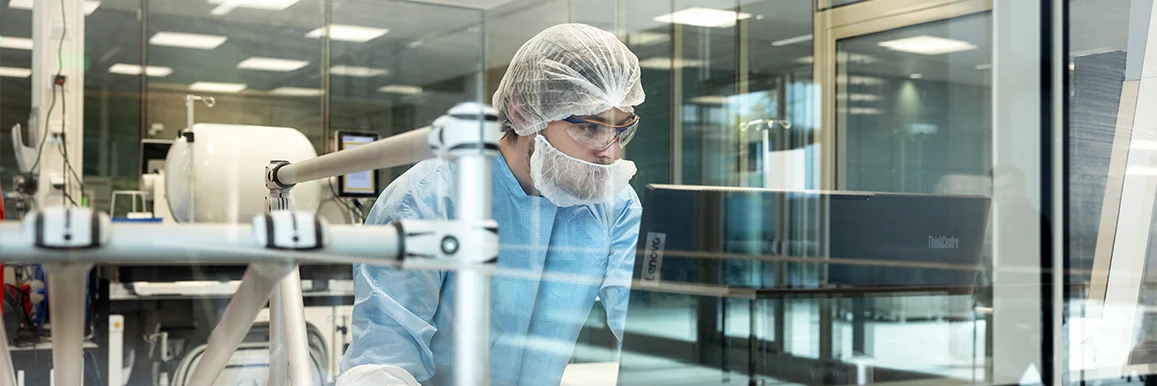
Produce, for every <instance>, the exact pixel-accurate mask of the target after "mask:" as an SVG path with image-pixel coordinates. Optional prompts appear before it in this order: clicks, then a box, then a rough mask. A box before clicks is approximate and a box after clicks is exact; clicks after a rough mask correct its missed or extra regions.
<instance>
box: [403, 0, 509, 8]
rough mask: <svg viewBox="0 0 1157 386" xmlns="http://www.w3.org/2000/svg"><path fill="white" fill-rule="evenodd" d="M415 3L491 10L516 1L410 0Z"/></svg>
mask: <svg viewBox="0 0 1157 386" xmlns="http://www.w3.org/2000/svg"><path fill="white" fill-rule="evenodd" d="M410 1H412V2H415V3H426V4H437V5H448V6H452V7H461V8H471V9H479V10H490V9H494V8H498V7H499V6H501V5H503V4H506V3H509V2H511V1H514V0H410Z"/></svg>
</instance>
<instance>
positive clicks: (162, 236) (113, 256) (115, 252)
mask: <svg viewBox="0 0 1157 386" xmlns="http://www.w3.org/2000/svg"><path fill="white" fill-rule="evenodd" d="M329 230H330V240H331V242H330V244H329V245H327V246H325V247H324V248H321V249H317V250H310V251H285V250H276V249H268V248H266V246H265V245H263V244H261V243H260V242H259V241H258V240H256V239H255V238H254V235H253V227H252V226H250V225H247V224H215V225H210V224H197V225H176V226H157V225H147V224H129V223H114V224H112V234H113V235H114V237H112V238H111V239H110V240H109V244H107V245H105V246H103V247H101V248H98V249H92V250H88V251H85V252H83V253H80V252H78V251H76V250H68V249H41V248H37V247H36V246H35V238H36V235H35V234H34V232H31V231H28V230H25V229H24V227H23V224H19V223H10V222H4V223H0V234H2V235H3V237H0V256H4V261H5V262H8V263H17V262H23V263H39V264H47V263H74V262H81V261H84V262H101V263H107V264H119V265H188V264H201V265H204V264H248V263H281V264H291V263H298V264H307V263H318V264H351V263H367V264H383V263H385V264H393V263H396V261H397V259H399V257H398V256H396V251H397V249H398V243H399V240H398V235H397V233H396V232H392V231H383V229H380V228H378V229H375V228H372V227H363V226H354V225H331V226H329ZM116 235H122V236H120V237H117V236H116ZM123 235H132V236H131V237H126V236H123Z"/></svg>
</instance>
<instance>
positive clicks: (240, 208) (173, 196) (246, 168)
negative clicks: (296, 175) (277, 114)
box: [165, 124, 321, 223]
mask: <svg viewBox="0 0 1157 386" xmlns="http://www.w3.org/2000/svg"><path fill="white" fill-rule="evenodd" d="M258 144H260V145H258ZM314 157H317V152H316V151H315V150H314V148H313V143H312V142H310V141H309V139H308V138H306V137H305V135H304V134H301V132H300V131H297V130H294V129H291V128H287V127H267V126H249V125H226V124H196V125H193V129H192V130H190V131H186V132H184V133H182V135H181V138H179V139H177V140H176V142H175V143H173V146H172V148H170V149H169V154H168V156H167V157H166V160H165V193H166V195H167V199H168V201H169V208H170V209H171V211H172V215H173V217H174V219H175V220H176V221H177V222H196V223H201V222H227V223H238V222H244V221H246V220H248V219H251V218H253V216H256V215H258V214H261V213H262V212H263V211H264V207H265V206H264V205H263V202H264V199H265V195H266V193H268V188H266V187H265V183H264V175H265V165H266V164H268V163H269V161H270V160H281V161H287V162H298V161H303V160H306V159H310V158H314ZM190 160H194V161H193V162H194V163H189V162H190ZM320 189H321V184H320V183H319V182H317V181H307V182H303V183H302V184H300V186H297V187H295V188H294V193H295V194H294V196H295V197H294V198H295V199H296V206H294V207H293V208H294V209H297V210H303V211H309V212H312V211H314V210H315V209H317V206H318V203H319V201H320V199H321V190H320Z"/></svg>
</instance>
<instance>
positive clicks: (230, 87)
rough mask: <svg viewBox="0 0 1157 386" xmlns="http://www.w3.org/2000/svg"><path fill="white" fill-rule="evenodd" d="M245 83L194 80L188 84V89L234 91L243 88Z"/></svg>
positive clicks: (239, 90)
mask: <svg viewBox="0 0 1157 386" xmlns="http://www.w3.org/2000/svg"><path fill="white" fill-rule="evenodd" d="M246 87H248V86H247V85H244V84H240V83H217V82H195V83H193V84H190V85H189V90H192V91H205V92H224V93H236V92H241V90H244V89H245V88H246Z"/></svg>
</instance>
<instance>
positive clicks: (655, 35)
mask: <svg viewBox="0 0 1157 386" xmlns="http://www.w3.org/2000/svg"><path fill="white" fill-rule="evenodd" d="M669 39H670V37H668V36H667V34H665V33H659V32H646V31H643V32H634V33H631V34H629V35H627V43H629V44H630V45H632V46H645V45H649V44H655V43H661V42H665V41H667V40H669Z"/></svg>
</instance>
